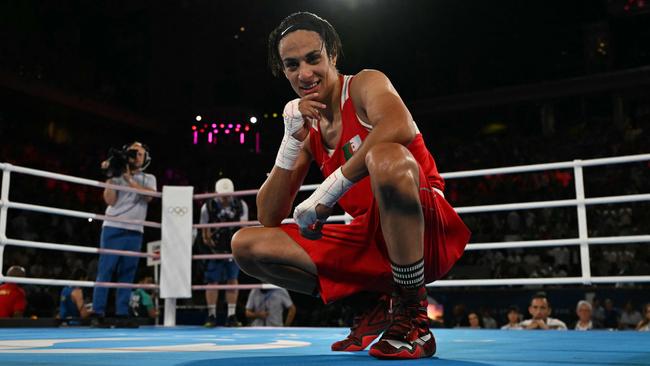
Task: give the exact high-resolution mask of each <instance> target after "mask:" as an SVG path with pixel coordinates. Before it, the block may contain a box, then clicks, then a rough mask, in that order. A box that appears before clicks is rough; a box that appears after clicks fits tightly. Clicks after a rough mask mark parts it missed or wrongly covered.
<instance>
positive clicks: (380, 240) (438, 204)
mask: <svg viewBox="0 0 650 366" xmlns="http://www.w3.org/2000/svg"><path fill="white" fill-rule="evenodd" d="M420 202H421V204H422V211H423V214H424V222H425V229H424V270H425V272H424V276H425V281H426V282H427V283H429V282H432V281H435V280H437V279H440V278H441V277H442V276H444V275H445V274H446V273H447V272H448V271H449V270H450V269H451V267H452V266H453V265H454V263H456V261H457V260H458V259H459V258H460V257H461V255H462V254H463V251H464V250H465V245H466V244H467V242H468V241H469V237H470V231H469V229H468V228H467V226H465V224H464V223H463V221H462V220H461V219H460V217H459V216H458V214H457V213H456V211H454V209H453V208H452V207H451V206H450V205H449V203H448V202H447V201H446V200H445V199H444V197H443V196H442V195H441V194H439V193H437V192H436V191H435V190H434V189H433V188H432V187H431V186H430V185H429V182H428V180H427V179H426V177H425V176H424V175H423V173H422V169H420ZM281 229H282V230H283V231H284V232H286V233H287V235H289V236H290V237H291V239H293V240H294V241H295V242H296V243H298V245H300V246H301V247H302V248H303V249H304V250H305V251H306V252H307V254H308V255H309V256H310V257H311V260H312V261H313V262H314V264H315V265H316V268H317V269H318V280H319V290H320V296H321V298H322V299H323V301H324V302H325V303H329V302H331V301H335V300H338V299H341V298H344V297H347V296H349V295H352V294H354V293H356V292H360V291H375V292H382V293H391V292H392V290H393V274H392V272H391V268H390V260H389V258H388V252H387V249H386V242H385V240H384V236H383V234H382V231H381V226H380V221H379V207H378V206H377V201H376V199H375V198H373V201H372V206H371V208H370V209H369V210H368V211H367V212H366V213H365V214H363V215H360V216H358V217H356V218H355V219H354V220H353V221H352V222H351V223H350V224H347V225H346V224H325V225H324V226H323V229H322V232H323V237H322V238H321V239H319V240H309V239H307V238H304V237H303V236H301V235H300V231H299V229H298V226H297V225H295V224H285V225H282V226H281Z"/></svg>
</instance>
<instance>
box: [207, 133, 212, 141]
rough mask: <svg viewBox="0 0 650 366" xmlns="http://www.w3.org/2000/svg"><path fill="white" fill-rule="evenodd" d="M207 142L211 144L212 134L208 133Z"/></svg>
mask: <svg viewBox="0 0 650 366" xmlns="http://www.w3.org/2000/svg"><path fill="white" fill-rule="evenodd" d="M208 142H209V143H212V132H208Z"/></svg>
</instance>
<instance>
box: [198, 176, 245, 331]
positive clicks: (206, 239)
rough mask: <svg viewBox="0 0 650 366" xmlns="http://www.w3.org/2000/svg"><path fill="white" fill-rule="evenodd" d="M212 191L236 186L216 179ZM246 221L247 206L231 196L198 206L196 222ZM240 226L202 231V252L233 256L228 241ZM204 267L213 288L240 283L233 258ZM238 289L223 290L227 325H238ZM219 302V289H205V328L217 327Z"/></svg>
mask: <svg viewBox="0 0 650 366" xmlns="http://www.w3.org/2000/svg"><path fill="white" fill-rule="evenodd" d="M214 191H215V192H217V193H232V192H234V191H235V185H234V184H233V182H232V180H230V179H228V178H221V179H219V180H218V181H217V182H216V183H215V185H214ZM236 221H248V205H247V204H246V202H245V201H244V200H242V199H239V198H237V197H233V196H220V197H215V198H214V199H211V200H209V201H207V202H205V203H204V204H203V206H201V218H200V221H199V223H201V224H207V223H216V222H236ZM239 228H240V226H230V227H222V228H217V229H212V228H203V229H201V234H202V235H201V238H202V239H203V240H202V241H201V243H202V246H203V248H201V250H202V251H203V252H207V253H211V254H225V253H232V247H231V245H230V241H231V239H232V236H233V234H234V233H235V232H236V231H237V230H239ZM206 265H207V268H206V270H205V273H204V279H205V283H207V284H209V285H216V284H218V283H219V282H223V281H226V282H227V283H228V284H229V285H236V284H238V283H239V280H238V278H239V266H238V265H237V263H235V261H234V260H233V259H232V258H229V259H211V260H208V261H206ZM238 295H239V290H236V289H233V290H226V302H227V303H228V313H227V315H226V316H227V318H226V326H229V327H236V326H241V323H240V322H239V320H238V319H237V315H236V310H237V297H238ZM218 300H219V290H205V303H206V305H207V306H208V319H207V321H206V322H205V324H204V325H205V326H206V327H209V328H211V327H215V326H216V325H217V303H218Z"/></svg>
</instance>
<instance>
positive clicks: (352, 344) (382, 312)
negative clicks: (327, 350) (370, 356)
mask: <svg viewBox="0 0 650 366" xmlns="http://www.w3.org/2000/svg"><path fill="white" fill-rule="evenodd" d="M390 301H391V298H390V296H388V295H381V296H380V297H379V299H378V300H377V305H375V307H374V308H372V309H369V310H368V311H366V312H364V313H363V314H361V316H358V317H355V319H354V325H353V326H352V328H350V334H349V335H348V336H347V338H345V339H343V340H340V341H338V342H334V343H332V351H342V352H355V351H363V350H364V349H366V347H368V345H369V344H370V343H372V341H374V340H375V339H376V338H377V337H379V335H380V334H381V333H382V332H383V331H384V330H385V329H386V328H388V326H389V325H390V323H391V314H390Z"/></svg>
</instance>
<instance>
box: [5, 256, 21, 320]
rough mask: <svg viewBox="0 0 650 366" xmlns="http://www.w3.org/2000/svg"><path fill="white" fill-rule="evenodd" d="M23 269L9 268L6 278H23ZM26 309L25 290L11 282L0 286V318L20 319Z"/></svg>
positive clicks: (19, 267) (17, 267) (18, 267)
mask: <svg viewBox="0 0 650 366" xmlns="http://www.w3.org/2000/svg"><path fill="white" fill-rule="evenodd" d="M25 276H26V273H25V268H23V267H21V266H11V267H9V269H8V270H7V277H25ZM25 307H27V300H26V299H25V290H23V289H22V288H21V287H20V286H18V285H17V284H15V283H12V282H6V283H3V284H2V285H0V318H11V317H13V318H20V317H22V316H23V313H24V312H25Z"/></svg>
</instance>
